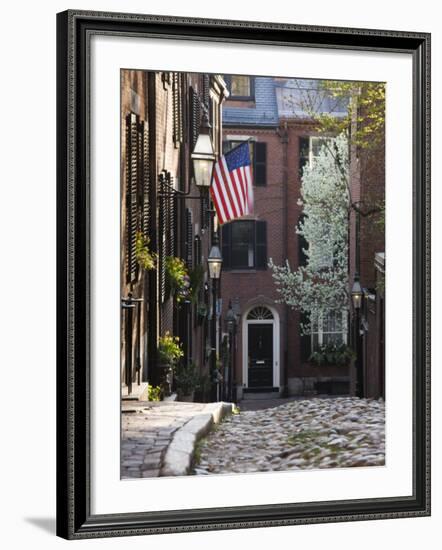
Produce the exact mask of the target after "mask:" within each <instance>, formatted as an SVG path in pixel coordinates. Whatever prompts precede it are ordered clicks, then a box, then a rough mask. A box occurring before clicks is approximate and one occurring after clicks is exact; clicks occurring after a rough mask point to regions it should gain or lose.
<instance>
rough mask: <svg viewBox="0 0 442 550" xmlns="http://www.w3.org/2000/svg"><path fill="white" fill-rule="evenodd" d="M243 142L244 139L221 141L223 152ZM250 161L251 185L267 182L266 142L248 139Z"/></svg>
mask: <svg viewBox="0 0 442 550" xmlns="http://www.w3.org/2000/svg"><path fill="white" fill-rule="evenodd" d="M241 143H244V140H240V139H239V140H235V139H232V140H228V141H224V143H223V153H227V152H228V151H230V150H232V149H234V148H235V147H237V146H238V145H241ZM249 149H250V162H251V165H252V169H253V185H255V186H257V187H259V186H264V185H266V184H267V143H265V142H264V141H249Z"/></svg>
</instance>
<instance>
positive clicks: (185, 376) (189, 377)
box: [174, 363, 200, 396]
mask: <svg viewBox="0 0 442 550" xmlns="http://www.w3.org/2000/svg"><path fill="white" fill-rule="evenodd" d="M174 379H175V383H176V388H177V391H178V395H180V396H183V395H189V394H191V393H192V392H193V391H195V390H197V389H198V388H199V383H200V376H199V374H198V370H197V366H196V365H195V363H189V364H188V365H178V366H177V367H176V369H175V373H174Z"/></svg>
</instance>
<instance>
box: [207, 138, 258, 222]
mask: <svg viewBox="0 0 442 550" xmlns="http://www.w3.org/2000/svg"><path fill="white" fill-rule="evenodd" d="M210 193H211V195H212V200H213V204H214V205H215V210H216V213H217V215H218V221H219V223H220V225H222V224H223V223H226V222H230V221H232V220H235V219H237V218H241V217H242V216H246V215H247V214H252V213H253V187H252V173H251V171H250V151H249V142H248V141H246V142H244V143H241V145H238V146H237V147H235V148H234V149H232V150H231V151H228V152H227V153H226V154H225V155H223V156H221V158H220V159H219V161H218V162H217V163H216V164H215V167H214V170H213V181H212V186H211V188H210Z"/></svg>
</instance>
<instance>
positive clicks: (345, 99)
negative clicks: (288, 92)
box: [297, 80, 385, 149]
mask: <svg viewBox="0 0 442 550" xmlns="http://www.w3.org/2000/svg"><path fill="white" fill-rule="evenodd" d="M299 90H300V94H299V97H300V100H299V105H298V106H297V107H298V108H301V109H302V110H303V111H305V112H306V113H307V114H308V115H309V116H310V118H311V119H312V121H313V122H314V123H316V127H317V129H318V130H319V131H320V132H321V133H324V134H327V135H337V134H340V133H341V132H343V131H348V130H349V129H350V128H351V132H350V135H351V138H350V139H351V144H352V145H356V146H358V147H361V148H363V149H373V148H375V147H377V146H379V145H380V144H381V143H382V142H383V139H384V130H385V84H384V83H382V82H356V81H348V82H345V81H342V80H322V81H320V82H319V87H318V89H315V90H310V89H305V88H303V87H302V85H299ZM326 100H327V102H328V104H329V105H331V107H330V109H329V110H328V111H327V112H323V106H324V104H326ZM344 104H345V105H346V113H344V114H342V111H343V109H342V106H343V105H344ZM337 113H339V116H337Z"/></svg>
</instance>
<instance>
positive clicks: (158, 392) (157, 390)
mask: <svg viewBox="0 0 442 550" xmlns="http://www.w3.org/2000/svg"><path fill="white" fill-rule="evenodd" d="M147 391H148V394H147V398H148V399H149V401H161V400H162V398H163V390H162V388H161V386H151V385H150V384H149V387H148V390H147Z"/></svg>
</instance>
